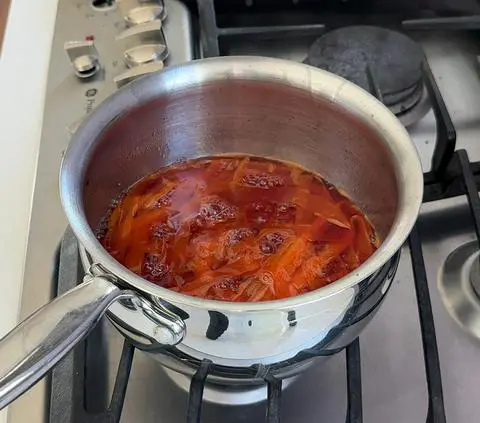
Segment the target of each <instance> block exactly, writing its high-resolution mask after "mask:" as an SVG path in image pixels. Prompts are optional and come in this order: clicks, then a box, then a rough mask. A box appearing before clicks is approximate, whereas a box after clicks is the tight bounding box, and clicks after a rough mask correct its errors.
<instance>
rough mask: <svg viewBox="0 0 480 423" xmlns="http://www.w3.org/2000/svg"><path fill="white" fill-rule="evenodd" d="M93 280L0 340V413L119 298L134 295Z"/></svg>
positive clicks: (89, 329)
mask: <svg viewBox="0 0 480 423" xmlns="http://www.w3.org/2000/svg"><path fill="white" fill-rule="evenodd" d="M133 295H135V294H133V293H132V292H131V291H126V290H121V289H119V288H118V287H117V286H116V285H114V284H113V283H111V282H110V281H109V280H108V279H106V278H105V277H101V276H94V277H92V278H91V279H90V280H88V281H86V282H84V283H82V284H80V285H78V286H77V287H76V288H74V289H72V290H70V291H68V292H66V293H65V294H63V295H61V296H60V297H58V298H56V299H54V300H53V301H52V302H51V303H49V304H47V305H45V306H43V307H42V308H40V309H39V310H37V311H36V312H35V313H33V314H32V315H31V316H29V317H27V319H25V320H24V321H23V322H21V323H20V324H19V325H18V326H17V327H15V328H14V329H13V330H12V331H11V332H10V333H8V334H7V335H6V336H5V337H4V338H2V339H1V340H0V409H2V408H3V407H5V406H6V405H8V404H9V403H10V402H12V401H13V400H15V399H16V398H17V397H18V396H19V395H21V394H22V393H23V392H25V391H26V390H27V389H29V388H30V387H31V386H32V385H34V384H35V383H36V382H37V381H38V380H39V379H40V378H41V377H42V376H44V375H45V373H46V372H47V371H48V370H50V369H51V368H52V367H53V366H55V364H57V363H58V361H59V360H61V359H62V358H63V357H64V356H65V355H66V354H67V353H68V352H69V351H70V350H71V349H72V348H73V347H74V346H75V345H76V344H77V343H79V342H80V341H81V340H82V339H83V338H84V337H85V336H86V335H87V334H88V333H89V332H90V331H91V330H92V329H93V327H94V326H95V325H96V324H97V322H98V321H99V320H100V318H101V317H102V315H103V314H104V313H105V311H106V309H107V308H108V306H109V305H110V304H112V302H114V301H115V300H117V299H119V298H125V297H132V296H133Z"/></svg>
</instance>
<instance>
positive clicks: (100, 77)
mask: <svg viewBox="0 0 480 423" xmlns="http://www.w3.org/2000/svg"><path fill="white" fill-rule="evenodd" d="M58 13H59V16H62V19H61V20H58V21H57V24H58V22H61V25H57V28H56V31H55V36H54V40H53V46H52V57H51V69H50V73H49V85H48V88H47V103H49V102H51V103H54V105H55V107H54V109H55V113H54V116H51V117H50V116H48V114H49V113H48V110H50V108H49V107H48V104H47V105H46V107H47V111H46V115H45V125H46V126H45V125H44V129H45V130H47V131H48V130H49V129H48V128H49V124H48V121H49V120H50V119H51V125H52V131H53V130H54V128H55V126H57V125H58V123H59V122H60V123H63V124H62V125H61V126H62V127H63V128H65V133H64V134H63V136H64V139H65V141H67V140H68V139H69V138H70V136H71V135H72V133H73V132H74V129H75V128H77V127H78V125H79V123H80V122H81V121H82V120H83V119H84V118H85V116H86V115H88V114H89V113H90V112H91V111H92V110H93V109H94V108H95V107H97V105H98V104H100V103H101V102H102V101H103V100H104V99H105V98H106V97H108V96H109V95H110V94H112V93H113V92H114V91H116V90H117V89H118V88H120V87H122V86H124V85H126V84H128V83H130V82H131V81H133V80H135V79H136V78H139V77H141V76H143V75H147V74H150V73H153V72H158V71H162V70H163V69H164V68H165V67H168V66H171V65H174V64H179V63H184V62H187V61H190V60H192V59H194V54H195V53H194V52H195V48H194V43H193V40H194V38H195V37H194V34H193V29H192V22H191V15H190V12H189V10H188V9H187V7H186V6H185V5H184V4H183V3H182V2H181V1H180V0H85V1H81V2H72V1H70V0H59V4H58ZM55 135H57V136H58V134H55ZM65 141H64V142H65Z"/></svg>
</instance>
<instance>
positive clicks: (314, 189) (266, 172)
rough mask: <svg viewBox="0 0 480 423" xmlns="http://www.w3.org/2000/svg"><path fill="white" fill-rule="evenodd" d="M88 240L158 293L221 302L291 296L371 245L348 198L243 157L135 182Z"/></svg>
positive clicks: (308, 177) (302, 175) (335, 273)
mask: <svg viewBox="0 0 480 423" xmlns="http://www.w3.org/2000/svg"><path fill="white" fill-rule="evenodd" d="M106 222H107V224H106V226H105V225H104V228H103V230H102V231H99V233H98V237H99V239H100V241H101V242H102V244H103V246H104V247H105V248H106V249H107V250H108V252H109V253H110V254H111V255H112V256H113V257H115V259H117V260H118V261H119V262H120V263H122V264H123V265H124V266H126V267H128V268H129V269H130V270H132V271H133V272H135V273H137V274H139V275H141V276H143V277H144V278H145V279H147V280H149V281H150V282H153V283H155V284H158V285H161V286H163V287H165V288H170V289H172V290H175V291H178V292H182V293H185V294H189V295H194V296H197V297H203V298H211V299H217V300H225V301H268V300H275V299H280V298H286V297H292V296H295V295H299V294H302V293H305V292H308V291H312V290H314V289H317V288H320V287H322V286H324V285H327V284H329V283H331V282H334V281H335V280H337V279H339V278H341V277H342V276H345V275H346V274H347V273H350V272H351V271H353V270H354V269H355V268H357V267H358V266H359V265H360V264H362V263H363V262H364V261H365V260H366V259H367V258H368V257H369V256H370V255H371V254H372V253H373V252H374V251H375V250H376V249H377V247H378V239H377V236H376V234H375V231H374V228H373V227H372V225H371V224H370V222H369V221H368V220H367V219H366V217H365V216H364V215H363V214H362V212H361V211H360V210H359V209H358V208H357V207H356V206H355V205H354V204H353V202H352V201H351V200H350V199H349V198H347V197H346V196H344V195H342V194H341V193H340V192H339V191H338V190H337V189H336V188H335V187H334V186H332V185H331V184H329V183H328V182H326V181H325V180H323V179H321V178H320V177H319V176H318V175H315V174H313V173H310V172H307V171H306V170H304V169H302V168H300V167H297V166H295V165H291V164H287V163H284V162H280V161H276V160H271V159H265V158H259V157H252V156H215V157H207V158H201V159H196V160H189V161H186V162H183V163H180V164H174V165H171V166H169V167H167V168H164V169H162V170H160V171H158V172H156V173H154V174H151V175H148V176H146V177H145V178H142V179H141V180H140V181H138V182H137V183H136V184H135V185H133V186H132V187H131V188H130V189H129V190H128V191H127V192H126V193H125V195H124V196H123V197H122V199H121V200H120V202H119V203H118V204H117V205H116V206H115V208H113V210H111V213H109V215H108V216H107V218H106Z"/></svg>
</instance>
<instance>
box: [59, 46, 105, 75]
mask: <svg viewBox="0 0 480 423" xmlns="http://www.w3.org/2000/svg"><path fill="white" fill-rule="evenodd" d="M64 48H65V51H66V52H67V55H68V57H69V59H70V61H71V62H72V66H73V69H74V71H75V75H77V76H78V77H79V78H82V79H85V78H90V77H92V76H93V75H95V74H96V73H97V72H98V71H99V70H100V62H99V59H98V52H97V49H96V48H95V44H94V43H93V41H68V42H66V43H65V45H64Z"/></svg>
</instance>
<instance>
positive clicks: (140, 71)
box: [113, 61, 163, 88]
mask: <svg viewBox="0 0 480 423" xmlns="http://www.w3.org/2000/svg"><path fill="white" fill-rule="evenodd" d="M162 69H163V62H159V61H157V62H151V63H147V64H145V65H140V66H136V67H134V68H132V69H128V70H127V71H125V72H123V73H121V74H120V75H117V76H116V77H115V78H114V79H113V81H114V82H115V84H116V86H117V88H120V87H123V86H124V85H126V84H128V83H129V82H132V81H133V80H134V79H137V78H139V77H141V76H144V75H149V74H151V73H154V72H158V71H161V70H162Z"/></svg>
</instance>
